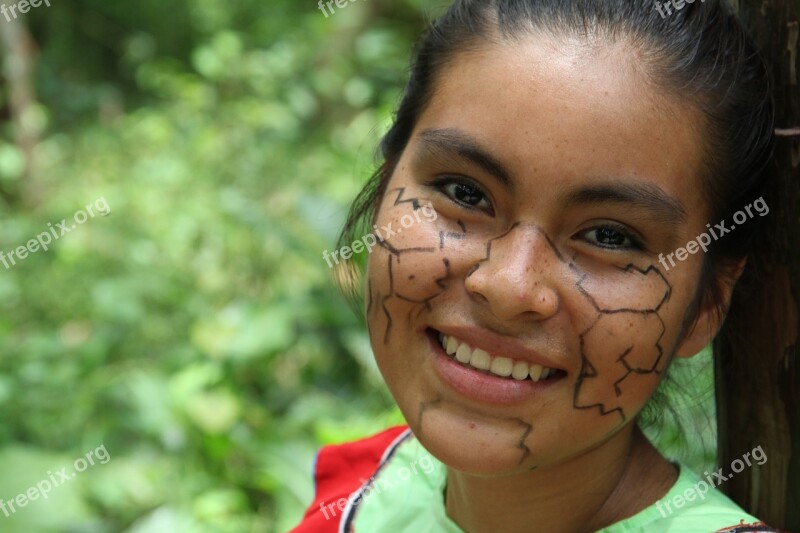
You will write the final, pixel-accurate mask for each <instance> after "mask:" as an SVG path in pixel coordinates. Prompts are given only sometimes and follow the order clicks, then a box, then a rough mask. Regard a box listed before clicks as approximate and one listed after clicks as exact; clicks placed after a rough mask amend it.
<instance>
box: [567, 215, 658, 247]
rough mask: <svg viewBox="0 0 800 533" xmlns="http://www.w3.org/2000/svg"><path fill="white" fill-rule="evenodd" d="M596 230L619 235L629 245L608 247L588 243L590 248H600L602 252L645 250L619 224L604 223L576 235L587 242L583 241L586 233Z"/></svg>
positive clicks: (634, 235) (637, 240) (629, 232)
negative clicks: (608, 231) (609, 231)
mask: <svg viewBox="0 0 800 533" xmlns="http://www.w3.org/2000/svg"><path fill="white" fill-rule="evenodd" d="M598 230H611V231H614V232H616V233H619V234H620V235H621V236H622V237H623V238H625V239H627V240H628V241H629V242H630V244H629V245H619V246H614V245H611V246H609V245H603V244H600V243H599V242H598V243H593V242H590V241H588V242H589V244H591V245H592V246H596V247H598V248H601V249H603V250H626V251H644V250H645V247H644V245H643V244H642V242H641V240H640V239H639V237H638V236H637V235H636V234H634V233H633V232H631V231H630V230H628V229H627V228H626V227H625V226H622V225H619V224H612V223H608V222H606V223H604V224H601V225H599V226H594V227H591V228H589V229H586V230H583V231H581V232H580V233H579V234H578V236H579V237H584V240H587V239H585V237H586V235H587V234H588V233H590V232H592V231H598Z"/></svg>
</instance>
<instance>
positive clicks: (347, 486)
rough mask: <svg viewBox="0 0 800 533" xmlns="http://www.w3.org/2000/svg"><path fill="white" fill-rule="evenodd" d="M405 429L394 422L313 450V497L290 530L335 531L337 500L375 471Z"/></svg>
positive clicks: (299, 532) (338, 516) (338, 515)
mask: <svg viewBox="0 0 800 533" xmlns="http://www.w3.org/2000/svg"><path fill="white" fill-rule="evenodd" d="M407 429H408V426H396V427H393V428H389V429H387V430H385V431H383V432H381V433H378V434H377V435H373V436H372V437H368V438H366V439H362V440H358V441H355V442H348V443H345V444H338V445H335V446H324V447H323V448H322V449H321V450H320V451H319V453H318V454H317V461H316V468H315V472H314V481H315V484H316V494H315V495H314V501H313V502H311V505H310V506H309V507H308V509H307V510H306V513H305V515H304V516H303V520H302V521H301V522H300V524H299V525H298V526H297V527H295V528H294V529H293V530H292V531H291V533H336V532H337V531H339V524H340V522H341V521H342V515H343V513H342V511H341V510H340V509H339V507H338V505H336V504H337V502H338V501H339V500H340V499H341V498H345V499H347V497H348V496H350V495H351V494H352V493H353V492H355V491H356V490H357V489H358V488H359V487H361V485H363V484H364V482H365V481H367V480H369V478H370V477H372V476H373V475H374V474H375V471H376V470H377V469H378V466H379V465H380V462H381V458H382V457H383V455H384V453H386V450H387V449H388V448H389V446H390V445H391V444H392V442H394V441H395V439H397V437H399V436H400V435H401V434H402V433H403V432H404V431H406V430H407ZM331 504H333V506H332V507H330V505H331ZM321 506H324V511H323V507H321Z"/></svg>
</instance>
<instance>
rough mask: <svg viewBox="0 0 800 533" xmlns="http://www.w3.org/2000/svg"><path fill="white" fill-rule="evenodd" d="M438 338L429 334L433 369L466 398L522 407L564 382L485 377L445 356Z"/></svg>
mask: <svg viewBox="0 0 800 533" xmlns="http://www.w3.org/2000/svg"><path fill="white" fill-rule="evenodd" d="M437 336H438V334H437V333H436V332H430V331H429V335H428V340H429V342H430V344H431V349H432V350H433V367H434V368H435V369H436V372H437V373H438V374H439V377H440V378H441V379H442V381H444V382H445V383H446V384H448V385H449V386H450V387H451V388H453V389H454V390H455V391H456V392H458V393H459V394H461V395H462V396H466V397H467V398H470V399H473V400H477V401H479V402H484V403H491V404H498V405H510V404H516V403H523V402H527V401H530V400H531V399H533V398H536V397H537V396H540V395H541V394H544V393H545V392H547V391H548V390H550V389H552V388H553V386H555V385H556V384H558V383H559V382H560V381H561V380H562V379H563V377H561V378H556V379H548V380H544V381H538V382H533V381H531V380H530V379H524V380H516V379H512V378H501V377H499V376H493V375H490V374H484V373H483V372H481V371H479V370H475V369H473V368H470V367H467V366H465V365H462V364H461V363H459V362H458V361H456V360H455V359H453V358H452V357H450V356H449V355H447V353H446V352H445V351H444V349H443V348H442V345H441V344H439V340H438V337H437Z"/></svg>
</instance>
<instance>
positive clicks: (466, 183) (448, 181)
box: [429, 176, 645, 251]
mask: <svg viewBox="0 0 800 533" xmlns="http://www.w3.org/2000/svg"><path fill="white" fill-rule="evenodd" d="M451 185H455V186H459V185H461V186H463V187H469V188H470V189H472V191H471V192H472V194H479V195H481V196H482V197H483V200H485V201H486V202H487V203H488V208H486V209H484V210H485V211H486V212H487V213H489V214H490V215H494V208H493V207H492V205H491V202H489V198H488V195H487V194H486V193H485V192H484V190H483V188H482V187H481V186H480V185H478V184H477V183H475V182H474V181H473V180H471V179H469V178H464V177H458V176H441V177H438V178H436V179H434V180H432V181H431V182H430V184H429V186H430V187H431V188H432V189H434V190H436V191H438V192H440V193H442V194H443V195H445V196H446V197H447V198H448V199H449V200H450V201H451V202H453V203H454V204H456V205H458V206H460V207H463V208H465V209H480V208H479V207H477V206H474V205H471V204H467V203H465V202H462V201H460V200H458V199H457V198H456V197H455V194H454V191H452V192H448V190H447V188H448V187H449V186H451ZM598 230H611V231H614V232H616V233H619V234H620V235H621V236H622V237H623V238H624V239H626V240H627V241H628V242H630V244H629V245H620V246H614V245H611V246H609V245H603V244H600V243H599V242H598V243H592V242H589V243H590V244H591V245H593V246H595V247H597V248H600V249H603V250H626V251H645V246H644V245H643V244H642V242H641V240H640V239H639V237H638V236H637V235H636V234H635V233H633V232H631V231H630V230H629V229H627V228H626V227H625V226H623V225H620V224H613V223H608V222H606V223H604V224H601V225H599V226H594V227H592V228H589V229H586V230H583V231H581V232H580V233H579V234H578V236H579V237H584V240H586V239H585V236H586V235H587V234H588V233H590V232H592V231H598ZM623 242H624V241H623Z"/></svg>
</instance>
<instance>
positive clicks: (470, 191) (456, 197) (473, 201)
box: [436, 179, 493, 213]
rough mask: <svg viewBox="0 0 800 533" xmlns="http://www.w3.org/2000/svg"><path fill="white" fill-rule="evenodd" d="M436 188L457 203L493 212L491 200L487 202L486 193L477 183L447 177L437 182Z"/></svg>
mask: <svg viewBox="0 0 800 533" xmlns="http://www.w3.org/2000/svg"><path fill="white" fill-rule="evenodd" d="M436 188H437V189H439V190H440V191H441V192H442V193H443V194H444V195H445V196H447V197H448V198H450V199H451V200H452V201H454V202H455V203H457V204H459V205H462V206H464V207H467V208H471V209H472V208H475V209H483V210H485V211H488V212H490V213H492V212H493V210H492V204H491V202H489V199H488V198H487V197H486V194H484V192H483V190H482V189H481V188H480V187H478V186H477V185H474V184H472V183H469V182H464V181H456V180H452V179H447V180H442V181H440V182H439V183H437V184H436Z"/></svg>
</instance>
